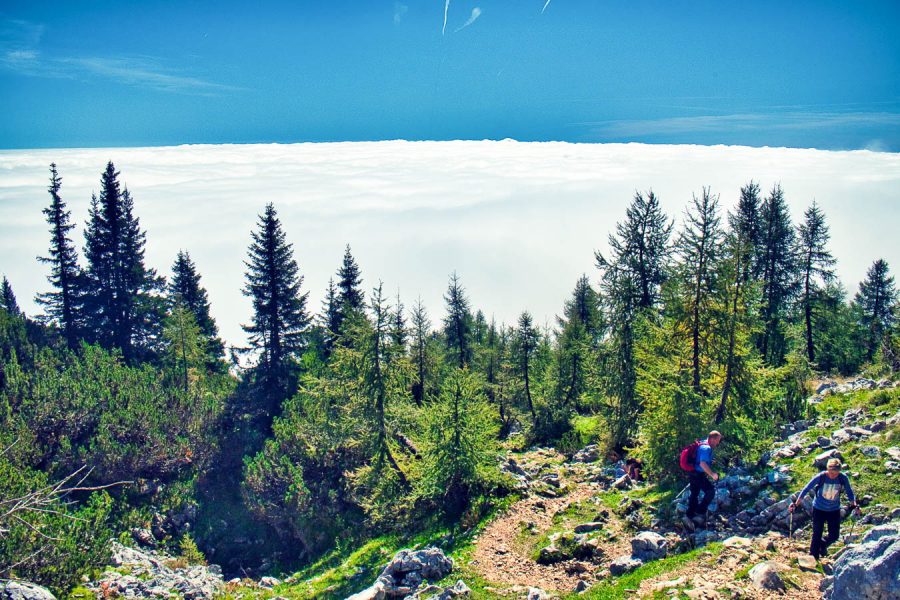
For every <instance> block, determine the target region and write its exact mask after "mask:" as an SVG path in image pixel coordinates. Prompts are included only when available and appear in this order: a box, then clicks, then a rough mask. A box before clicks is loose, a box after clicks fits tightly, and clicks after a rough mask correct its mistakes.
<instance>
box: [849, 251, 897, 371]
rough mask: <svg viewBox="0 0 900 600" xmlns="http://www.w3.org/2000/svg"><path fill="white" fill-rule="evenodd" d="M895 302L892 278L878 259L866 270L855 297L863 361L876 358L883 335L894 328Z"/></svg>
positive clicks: (885, 264)
mask: <svg viewBox="0 0 900 600" xmlns="http://www.w3.org/2000/svg"><path fill="white" fill-rule="evenodd" d="M896 301H897V290H896V289H895V288H894V278H893V277H891V276H890V275H889V270H888V264H887V262H885V261H884V259H878V260H876V261H875V262H874V263H872V266H871V267H869V270H868V271H867V272H866V279H865V281H863V282H862V283H860V284H859V291H858V292H857V293H856V297H855V298H854V303H855V304H856V305H857V306H858V307H859V324H860V326H861V328H862V330H863V336H864V337H863V344H864V347H865V349H866V355H865V358H866V360H869V361H871V360H872V359H874V358H875V353H876V352H877V351H878V349H879V348H880V347H881V343H882V340H883V338H884V336H885V334H886V333H887V332H889V331H890V329H891V327H892V326H893V324H894V319H895V318H896V316H895V314H894V303H895V302H896Z"/></svg>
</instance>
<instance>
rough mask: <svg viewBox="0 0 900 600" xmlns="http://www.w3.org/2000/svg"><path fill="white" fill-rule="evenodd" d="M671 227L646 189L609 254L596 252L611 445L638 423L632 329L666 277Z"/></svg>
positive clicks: (653, 301)
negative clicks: (606, 319)
mask: <svg viewBox="0 0 900 600" xmlns="http://www.w3.org/2000/svg"><path fill="white" fill-rule="evenodd" d="M671 232H672V223H671V222H669V221H668V218H667V217H666V216H665V214H664V213H663V212H662V209H661V208H660V206H659V200H658V199H657V198H656V196H655V195H654V194H653V193H652V192H650V193H648V194H647V196H646V197H644V196H643V195H642V194H641V193H640V192H638V193H636V194H635V197H634V200H633V201H632V203H631V205H630V206H629V207H628V210H627V211H626V216H625V221H623V222H620V223H617V224H616V233H615V234H614V235H613V234H611V235H610V236H609V246H610V249H611V255H610V258H609V259H606V258H604V256H603V255H602V254H601V253H599V252H597V253H596V254H595V257H596V260H597V267H598V268H599V269H600V271H601V273H602V280H601V281H602V291H603V302H604V305H605V309H606V311H605V312H606V314H608V315H609V324H608V329H609V335H608V338H607V340H606V347H605V349H604V351H603V352H602V354H601V360H602V362H603V368H602V376H601V383H600V387H601V388H602V392H603V395H604V396H605V397H606V398H607V399H608V401H607V403H606V405H605V408H604V410H605V413H606V417H607V420H608V422H609V425H610V430H611V436H612V443H613V445H614V446H619V447H621V446H622V445H623V444H624V443H625V442H626V441H627V440H628V437H629V435H630V434H631V433H632V432H633V431H634V429H635V425H636V423H637V416H638V413H639V408H640V406H639V401H638V398H637V395H636V393H635V384H636V382H637V372H636V369H635V362H634V360H635V359H634V347H635V335H636V328H637V326H638V321H639V320H641V319H643V318H646V317H647V316H648V313H647V312H646V311H648V310H649V309H651V308H652V307H654V306H655V305H656V303H657V301H658V298H659V289H660V286H661V285H662V283H663V282H664V281H665V278H666V275H665V274H666V271H667V264H668V258H669V253H670V249H669V246H668V241H669V236H670V235H671Z"/></svg>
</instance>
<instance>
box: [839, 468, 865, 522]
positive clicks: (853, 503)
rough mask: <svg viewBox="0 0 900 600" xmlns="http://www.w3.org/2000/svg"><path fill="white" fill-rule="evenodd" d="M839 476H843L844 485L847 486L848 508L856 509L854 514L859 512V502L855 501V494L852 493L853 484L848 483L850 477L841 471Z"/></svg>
mask: <svg viewBox="0 0 900 600" xmlns="http://www.w3.org/2000/svg"><path fill="white" fill-rule="evenodd" d="M841 477H843V478H844V481H843V483H844V487H846V488H847V498H848V499H849V500H850V508H851V509H856V514H860V512H862V511H860V510H859V504H858V503H857V502H856V494H854V493H853V486H852V485H850V478H849V477H847V476H846V475H844V474H843V473H841Z"/></svg>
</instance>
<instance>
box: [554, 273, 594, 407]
mask: <svg viewBox="0 0 900 600" xmlns="http://www.w3.org/2000/svg"><path fill="white" fill-rule="evenodd" d="M557 323H558V325H559V328H560V333H559V339H558V343H557V359H556V362H557V386H556V387H557V389H556V397H557V399H558V400H559V401H560V402H562V403H563V404H565V405H567V406H570V407H572V408H575V409H576V410H579V411H580V410H581V406H580V398H581V396H582V394H584V393H585V392H586V391H587V372H588V367H589V361H590V360H591V359H592V354H593V353H594V352H595V350H596V344H597V343H599V341H600V336H601V334H602V315H601V313H600V299H599V297H598V296H597V293H596V292H595V291H594V289H593V288H592V287H591V284H590V282H589V280H588V277H587V275H582V276H581V277H580V278H579V279H578V281H577V282H576V283H575V289H574V290H573V291H572V297H571V298H570V299H569V300H567V301H566V303H565V306H564V308H563V316H562V317H559V318H557Z"/></svg>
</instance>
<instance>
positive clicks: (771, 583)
mask: <svg viewBox="0 0 900 600" xmlns="http://www.w3.org/2000/svg"><path fill="white" fill-rule="evenodd" d="M749 577H750V581H752V582H753V586H754V587H756V588H757V589H760V590H768V591H784V590H785V587H784V582H783V581H782V580H781V577H780V576H779V575H778V570H777V569H776V568H775V563H773V562H770V561H766V562H762V563H759V564H758V565H756V566H755V567H753V568H752V569H750V573H749Z"/></svg>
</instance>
